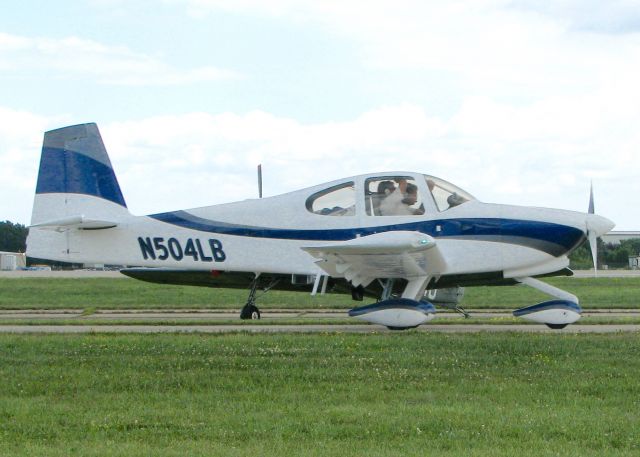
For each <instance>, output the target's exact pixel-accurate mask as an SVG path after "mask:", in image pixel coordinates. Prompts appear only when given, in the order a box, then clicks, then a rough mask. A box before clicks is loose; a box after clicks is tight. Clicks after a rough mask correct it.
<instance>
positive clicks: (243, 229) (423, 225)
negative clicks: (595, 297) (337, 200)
mask: <svg viewBox="0 0 640 457" xmlns="http://www.w3.org/2000/svg"><path fill="white" fill-rule="evenodd" d="M149 217H152V218H153V219H156V220H158V221H162V222H166V223H168V224H172V225H176V226H179V227H183V228H188V229H192V230H198V231H202V232H209V233H218V234H223V235H235V236H245V237H251V238H271V239H282V240H309V241H346V240H351V239H354V238H356V237H357V236H366V235H372V234H374V233H380V232H388V231H396V230H407V231H418V232H422V233H425V234H427V235H431V236H433V237H434V238H449V239H464V240H480V241H496V242H506V243H511V244H518V245H522V246H527V247H531V248H534V249H538V250H541V251H544V252H547V253H548V254H551V255H553V256H559V255H562V254H565V253H567V252H569V251H571V250H572V249H574V248H575V247H576V246H578V245H579V244H580V243H582V242H583V241H584V233H583V232H582V231H581V230H579V229H577V228H575V227H570V226H566V225H560V224H554V223H551V222H538V221H526V220H516V219H502V218H460V219H441V220H431V221H416V222H408V223H404V224H393V225H381V226H375V227H357V228H344V229H323V230H304V229H281V228H269V227H256V226H248V225H237V224H230V223H227V222H218V221H211V220H207V219H203V218H200V217H197V216H194V215H192V214H189V213H187V212H185V211H176V212H171V213H162V214H153V215H150V216H149ZM436 226H438V227H439V230H436Z"/></svg>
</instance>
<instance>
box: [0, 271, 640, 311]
mask: <svg viewBox="0 0 640 457" xmlns="http://www.w3.org/2000/svg"><path fill="white" fill-rule="evenodd" d="M546 281H548V282H549V283H550V284H552V285H554V286H556V287H560V288H561V289H565V290H567V291H569V292H571V293H573V294H575V295H577V296H578V297H579V298H580V304H581V306H582V307H583V308H585V309H589V308H593V309H596V308H638V307H640V278H564V277H561V278H550V279H546ZM247 294H248V291H247V290H234V289H211V288H205V287H192V286H170V285H160V284H148V283H144V282H141V281H135V280H132V279H114V278H77V279H75V278H74V279H72V278H61V279H55V278H54V279H52V278H16V279H7V278H0V309H36V308H49V309H60V308H84V309H87V308H90V309H92V310H93V309H96V310H97V309H126V308H138V309H152V308H156V309H158V308H160V309H162V308H164V309H168V308H171V309H175V308H200V309H203V308H210V309H240V308H241V307H242V306H243V305H244V303H245V301H246V298H247ZM548 299H549V297H548V296H546V295H544V294H542V293H540V292H538V291H536V290H534V289H531V288H529V287H526V286H512V287H468V288H466V289H465V297H464V300H463V302H462V304H463V306H465V307H467V308H469V309H483V308H485V309H486V308H502V309H514V308H519V307H522V306H527V305H530V304H534V303H537V302H540V301H544V300H548ZM258 303H259V305H260V307H261V308H262V309H274V308H295V309H305V308H306V309H308V308H314V309H339V308H349V307H352V306H354V305H357V304H358V302H352V301H351V298H350V297H349V296H346V295H334V294H327V295H324V296H323V295H318V296H315V297H312V296H310V295H309V294H308V293H295V292H283V291H277V290H273V291H270V292H269V293H267V294H265V295H262V296H261V297H260V298H259V301H258Z"/></svg>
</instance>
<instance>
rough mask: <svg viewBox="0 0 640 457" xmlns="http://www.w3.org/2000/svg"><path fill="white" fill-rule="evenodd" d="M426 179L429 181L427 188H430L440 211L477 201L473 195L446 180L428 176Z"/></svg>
mask: <svg viewBox="0 0 640 457" xmlns="http://www.w3.org/2000/svg"><path fill="white" fill-rule="evenodd" d="M424 178H425V179H426V180H427V187H429V190H430V191H431V195H433V199H434V200H435V202H436V206H437V207H438V210H439V211H446V210H448V209H450V208H453V207H454V206H459V205H462V204H463V203H466V202H468V201H471V200H475V198H474V197H473V196H472V195H471V194H469V193H468V192H465V191H464V190H462V189H460V188H459V187H456V186H454V185H453V184H451V183H450V182H447V181H445V180H444V179H440V178H436V177H435V176H427V175H425V176H424Z"/></svg>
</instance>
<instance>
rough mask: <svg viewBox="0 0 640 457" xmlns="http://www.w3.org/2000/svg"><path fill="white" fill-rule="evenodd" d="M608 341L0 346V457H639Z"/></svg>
mask: <svg viewBox="0 0 640 457" xmlns="http://www.w3.org/2000/svg"><path fill="white" fill-rule="evenodd" d="M639 353H640V340H639V337H638V336H637V335H635V334H618V335H588V336H587V335H523V334H487V333H482V334H474V335H448V334H446V335H443V334H438V335H432V334H419V333H415V332H409V333H403V334H392V335H382V334H373V335H345V334H340V335H338V334H325V335H296V334H293V335H247V334H232V335H217V336H212V335H85V336H79V335H38V336H33V335H31V336H29V335H26V336H16V335H0V379H2V380H3V381H2V387H1V388H0V455H12V456H45V455H46V456H54V457H55V456H68V455H83V456H124V455H126V456H182V455H190V456H205V455H206V456H209V455H222V456H246V455H260V456H284V455H287V456H288V455H301V456H355V455H370V456H387V455H389V456H395V455H408V456H425V455H427V456H428V455H438V456H513V455H518V456H522V457H525V456H552V455H553V456H556V455H561V456H607V455H615V456H621V455H622V456H624V455H628V456H632V455H633V456H635V455H638V454H639V453H640V427H639V426H640V383H638V379H639V377H640V357H638V355H639Z"/></svg>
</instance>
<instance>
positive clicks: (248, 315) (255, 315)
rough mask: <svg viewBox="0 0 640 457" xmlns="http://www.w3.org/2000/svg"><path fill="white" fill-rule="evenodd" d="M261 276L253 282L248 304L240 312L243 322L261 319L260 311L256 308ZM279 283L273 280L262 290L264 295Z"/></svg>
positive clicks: (257, 276)
mask: <svg viewBox="0 0 640 457" xmlns="http://www.w3.org/2000/svg"><path fill="white" fill-rule="evenodd" d="M259 278H260V275H259V274H257V275H256V277H255V278H253V280H252V281H251V287H250V289H249V297H248V298H247V303H245V305H244V306H243V307H242V310H241V311H240V319H242V320H249V319H251V320H256V319H260V310H259V309H258V307H257V306H256V295H257V292H258V283H259ZM277 283H278V279H273V280H272V281H271V283H270V284H269V285H268V286H267V287H265V288H264V289H263V290H262V293H263V294H264V293H267V292H268V291H269V290H270V289H272V288H273V286H275V285H276V284H277Z"/></svg>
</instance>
